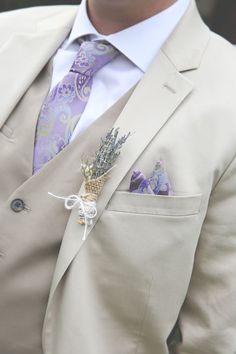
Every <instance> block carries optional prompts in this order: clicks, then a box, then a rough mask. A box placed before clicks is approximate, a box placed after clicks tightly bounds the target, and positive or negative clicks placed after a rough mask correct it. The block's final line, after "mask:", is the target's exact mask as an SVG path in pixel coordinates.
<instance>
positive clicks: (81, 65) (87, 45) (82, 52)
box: [71, 41, 118, 76]
mask: <svg viewBox="0 0 236 354" xmlns="http://www.w3.org/2000/svg"><path fill="white" fill-rule="evenodd" d="M117 55H118V51H117V49H115V48H114V47H113V46H112V45H111V44H109V43H107V42H101V41H83V42H82V44H81V46H80V48H79V52H78V54H77V56H76V58H75V61H74V63H73V65H72V67H71V71H72V72H76V73H81V74H84V75H88V76H92V75H93V74H95V72H96V71H98V70H99V69H101V68H102V67H103V66H104V65H106V64H108V63H109V62H110V61H111V60H113V59H114V58H115V57H116V56H117Z"/></svg>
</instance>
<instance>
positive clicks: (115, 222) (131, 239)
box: [94, 191, 203, 275]
mask: <svg viewBox="0 0 236 354" xmlns="http://www.w3.org/2000/svg"><path fill="white" fill-rule="evenodd" d="M201 200H202V196H201V195H200V194H196V195H190V196H153V195H143V194H132V193H128V192H123V191H116V192H115V194H114V195H113V197H112V199H111V200H110V202H109V204H108V205H107V208H106V209H105V210H104V212H103V214H102V216H101V218H100V220H99V221H98V222H97V224H96V227H95V231H94V232H96V237H94V241H95V242H96V243H98V247H99V248H101V249H102V248H103V249H104V248H106V249H107V254H109V257H111V258H112V264H113V265H114V264H115V267H119V269H120V268H121V267H123V266H124V272H126V273H127V272H128V269H130V268H131V269H133V270H134V269H135V272H137V274H136V275H138V274H139V275H141V274H142V273H143V274H144V273H145V272H146V271H145V268H146V267H147V269H149V267H151V269H149V270H148V273H149V274H152V272H153V271H155V272H156V270H157V269H159V270H160V269H161V268H162V266H163V264H167V262H168V264H169V266H171V264H172V265H173V267H175V266H176V265H178V263H179V262H180V263H182V262H183V259H184V258H185V260H186V262H189V261H190V263H191V264H192V261H193V257H194V252H195V249H196V245H197V242H198V238H199V234H200V230H201V225H202V215H203V213H201V212H200V211H201ZM121 259H122V262H121V261H120V260H121ZM116 261H117V264H116ZM160 265H162V266H160Z"/></svg>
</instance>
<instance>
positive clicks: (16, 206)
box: [11, 199, 25, 213]
mask: <svg viewBox="0 0 236 354" xmlns="http://www.w3.org/2000/svg"><path fill="white" fill-rule="evenodd" d="M24 209H25V203H24V202H23V200H22V199H14V200H13V201H12V202H11V210H13V211H14V212H15V213H20V212H21V211H23V210H24Z"/></svg>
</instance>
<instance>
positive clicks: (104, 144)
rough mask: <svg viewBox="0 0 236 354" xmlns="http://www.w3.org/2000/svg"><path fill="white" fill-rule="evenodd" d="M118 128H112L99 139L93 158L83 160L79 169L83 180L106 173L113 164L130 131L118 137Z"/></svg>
mask: <svg viewBox="0 0 236 354" xmlns="http://www.w3.org/2000/svg"><path fill="white" fill-rule="evenodd" d="M118 134H119V128H116V129H114V128H112V129H110V130H109V131H108V133H107V134H106V136H105V137H104V138H102V139H101V143H100V145H99V148H98V150H97V151H96V152H95V156H94V158H93V159H92V158H90V159H87V160H86V161H83V163H82V166H81V170H82V174H83V176H84V178H85V180H92V179H96V178H98V177H100V176H102V175H104V174H105V173H107V172H108V171H109V170H110V169H111V168H112V167H113V166H114V164H115V162H116V160H117V158H118V157H119V155H120V152H121V148H122V146H123V145H124V143H125V142H126V140H127V139H128V137H129V136H130V133H128V134H127V135H124V136H122V137H121V138H119V139H118Z"/></svg>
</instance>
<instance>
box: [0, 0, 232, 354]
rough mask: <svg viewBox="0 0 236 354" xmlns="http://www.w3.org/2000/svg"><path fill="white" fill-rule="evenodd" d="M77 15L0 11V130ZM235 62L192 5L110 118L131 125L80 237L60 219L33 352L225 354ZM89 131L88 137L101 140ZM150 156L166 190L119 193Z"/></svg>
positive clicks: (69, 10) (228, 342) (77, 228)
mask: <svg viewBox="0 0 236 354" xmlns="http://www.w3.org/2000/svg"><path fill="white" fill-rule="evenodd" d="M76 11H77V8H76V7H63V8H62V7H52V8H51V7H50V8H48V9H45V8H41V9H31V10H24V11H21V12H15V13H11V14H5V15H2V17H1V19H2V20H1V23H2V24H1V32H0V33H1V35H0V36H1V38H0V42H1V48H0V52H1V53H0V80H1V87H4V90H3V91H2V93H1V103H0V107H1V108H0V124H1V125H2V126H3V131H2V133H0V134H4V132H5V133H6V126H5V128H4V123H5V122H6V120H7V117H8V116H9V115H10V114H11V112H12V110H13V109H14V107H15V106H16V104H17V102H19V100H20V99H21V97H22V95H23V94H24V93H25V91H26V90H27V88H28V87H29V86H30V85H31V83H32V82H33V80H34V79H35V78H36V76H37V75H38V73H39V72H40V71H41V70H42V68H43V67H44V66H45V64H46V63H47V61H48V60H49V59H50V57H51V56H52V55H53V53H54V52H55V50H56V49H57V48H58V47H59V45H60V44H61V43H62V41H63V40H64V38H65V37H66V36H67V34H68V33H69V31H70V29H71V25H72V23H73V20H74V17H75V14H76ZM14 26H15V31H14V32H15V33H12V28H13V27H14ZM36 53H37V54H36ZM235 61H236V52H235V49H234V48H233V47H232V46H231V45H230V44H228V43H227V42H226V41H224V40H223V39H222V38H220V37H218V36H217V35H215V34H213V33H211V32H210V31H209V29H208V28H207V27H206V26H205V25H204V24H203V22H202V20H201V19H200V16H199V14H198V12H197V9H196V5H195V2H194V1H192V3H191V6H190V8H189V9H188V11H187V13H186V14H185V16H184V18H183V19H182V20H181V22H180V23H179V25H178V26H177V28H176V29H175V31H174V33H173V34H172V35H171V37H170V38H169V40H168V41H167V43H166V44H165V45H164V47H163V48H162V50H161V51H160V53H159V54H158V55H157V57H156V58H155V60H154V61H153V63H152V65H151V66H150V68H149V69H148V71H147V73H146V74H145V76H144V78H143V79H142V80H141V82H140V83H139V84H138V86H137V87H136V88H135V90H134V92H133V93H132V95H131V97H130V98H129V100H128V102H127V103H126V105H125V108H124V109H123V110H122V112H121V113H120V115H119V117H118V118H117V120H116V123H115V126H117V127H120V130H121V132H122V133H127V132H128V131H131V132H133V134H132V136H131V138H130V139H129V140H128V142H127V144H126V145H125V147H124V149H123V150H122V155H121V157H120V159H119V161H118V165H117V167H116V169H115V170H114V171H113V172H112V176H111V178H110V179H109V181H108V182H107V183H106V185H105V187H104V190H103V193H102V195H101V196H100V198H99V200H98V205H97V207H98V215H97V218H96V220H95V222H94V224H93V226H92V227H91V228H90V229H89V232H88V237H87V240H86V241H85V242H83V241H82V235H83V227H82V226H81V225H79V224H78V223H77V222H76V220H77V212H76V210H73V211H72V212H71V215H70V216H69V219H68V222H67V226H66V229H65V232H64V236H63V241H62V245H61V249H60V253H59V257H58V260H57V264H56V268H55V272H54V276H53V281H52V286H51V291H50V296H49V301H48V305H47V311H46V316H45V321H44V328H43V337H42V341H43V353H44V354H75V353H80V354H94V353H96V354H121V353H122V354H167V353H168V352H173V353H178V354H234V353H235V352H236V281H235V274H236V221H235V213H236V161H235V154H236V136H235V135H236V101H235V92H236V66H235ZM12 82H15V83H16V84H14V85H11V84H9V83H12ZM35 124H36V123H35ZM104 124H105V126H104V127H103V128H104V129H105V128H106V123H104ZM107 126H108V125H107ZM95 128H96V127H94V126H92V127H91V128H89V129H88V132H87V134H88V135H87V138H88V137H91V136H96V138H97V139H98V138H99V137H98V136H97V130H96V129H95ZM0 138H1V137H0ZM75 146H76V144H74V147H75ZM84 148H86V145H85V146H84ZM65 154H66V152H65ZM67 155H68V156H70V154H67ZM160 158H162V159H163V160H164V161H165V163H166V168H167V171H168V174H169V176H170V179H171V183H172V186H173V190H174V196H169V197H164V196H150V195H136V194H130V193H129V192H128V189H129V182H130V177H131V175H132V171H133V170H134V169H139V170H142V171H143V172H144V173H145V174H146V175H149V174H150V173H151V171H152V169H153V167H154V165H155V162H156V161H157V160H159V159H160ZM58 160H59V162H58V165H59V166H60V171H62V174H63V173H64V174H65V175H66V173H69V172H70V171H68V170H65V169H66V168H68V163H65V167H64V162H66V159H63V157H58ZM8 164H10V162H8ZM78 168H79V167H78ZM1 169H3V170H1V171H4V169H5V166H1ZM76 171H77V172H78V170H76ZM73 173H74V172H73ZM52 174H53V165H52V164H51V167H50V168H47V167H46V168H45V171H42V175H43V178H41V180H40V181H41V184H40V187H39V190H37V191H36V190H35V188H36V187H35V185H34V188H28V190H27V192H28V196H29V200H30V197H32V200H33V198H34V196H35V194H36V196H38V197H39V198H41V195H42V191H43V192H44V193H46V190H45V186H46V185H47V184H49V182H48V180H49V179H50V178H51V175H52ZM36 178H40V177H36ZM58 178H59V177H58ZM30 179H31V180H32V178H30ZM63 181H64V180H63ZM32 183H33V182H31V184H30V186H32ZM63 183H67V189H68V190H69V187H68V180H66V182H65V181H64V182H63ZM75 186H76V184H75V185H73V188H75ZM78 186H79V184H78ZM49 187H50V188H51V189H53V185H52V184H51V185H47V188H49ZM58 188H59V186H58ZM60 188H61V189H63V188H65V185H63V186H62V187H60ZM73 188H72V189H73ZM55 189H56V188H55ZM51 191H52V192H54V190H51ZM81 191H83V185H82V186H81V188H80V191H78V192H81ZM71 192H72V193H74V190H71ZM40 201H41V199H40ZM42 203H43V204H41V205H38V206H37V205H36V204H35V205H34V213H33V214H29V218H30V217H32V218H33V217H34V219H33V221H34V223H33V225H34V227H35V229H37V228H38V227H40V225H39V224H37V222H38V220H40V218H39V219H38V218H37V215H41V213H42V209H44V207H45V208H48V205H50V206H51V208H52V209H53V208H55V207H56V205H57V203H59V201H56V200H55V201H53V202H52V201H48V199H47V198H46V197H45V199H43V201H42ZM48 203H49V204H48ZM3 207H5V208H7V207H8V206H7V205H6V204H4V206H3ZM64 212H65V213H66V211H64ZM60 213H61V215H62V217H63V211H62V209H61V210H60ZM31 215H33V216H31ZM49 216H50V209H49ZM6 222H7V220H6ZM24 232H26V233H27V230H25V231H24ZM3 236H4V235H3ZM0 237H1V233H0ZM19 281H20V280H19ZM35 282H37V279H35ZM16 296H17V294H16ZM176 323H177V325H176V326H175V324H176ZM174 328H175V329H174ZM173 329H174V330H173ZM175 330H176V332H179V333H180V335H179V337H178V339H177V340H176V341H177V342H178V343H175V342H174V341H173V340H172V336H171V332H172V333H174V332H175ZM12 340H14V339H12ZM0 348H1V344H0ZM16 353H17V352H16ZM4 354H5V353H4ZM7 354H8V353H7ZM14 354H15V353H14Z"/></svg>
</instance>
